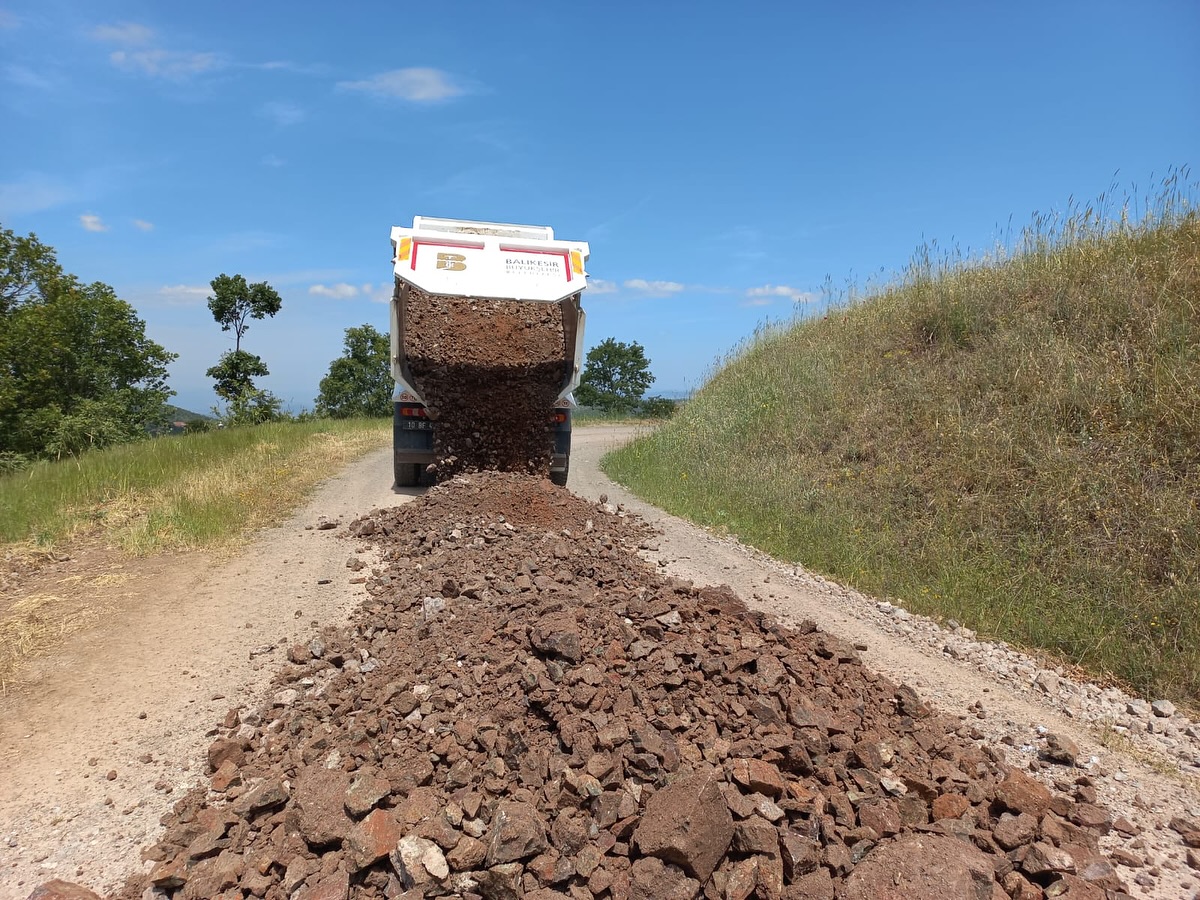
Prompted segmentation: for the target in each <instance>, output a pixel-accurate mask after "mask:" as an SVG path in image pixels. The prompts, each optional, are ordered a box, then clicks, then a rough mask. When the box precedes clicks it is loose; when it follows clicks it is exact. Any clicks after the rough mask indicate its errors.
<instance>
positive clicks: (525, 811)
mask: <svg viewBox="0 0 1200 900" xmlns="http://www.w3.org/2000/svg"><path fill="white" fill-rule="evenodd" d="M548 846H549V844H548V843H547V841H546V822H545V820H544V819H543V818H542V816H541V814H540V813H538V810H537V807H536V806H534V805H533V804H532V803H514V802H512V801H504V802H502V803H499V804H497V806H496V811H495V813H493V815H492V827H491V832H490V836H489V838H488V852H487V864H488V866H489V868H490V867H492V866H497V865H501V864H503V863H510V862H516V861H517V860H519V859H528V858H529V857H531V856H537V855H538V854H539V853H541V852H542V851H543V850H545V849H546V848H547V847H548Z"/></svg>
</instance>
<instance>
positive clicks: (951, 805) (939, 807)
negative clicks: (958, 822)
mask: <svg viewBox="0 0 1200 900" xmlns="http://www.w3.org/2000/svg"><path fill="white" fill-rule="evenodd" d="M970 808H971V801H970V800H968V799H967V798H966V797H964V796H963V795H962V794H942V795H941V796H940V797H938V798H937V799H936V800H934V801H933V820H934V821H935V822H936V821H937V820H938V819H957V818H958V817H959V816H961V815H962V814H963V813H965V812H966V811H967V810H968V809H970Z"/></svg>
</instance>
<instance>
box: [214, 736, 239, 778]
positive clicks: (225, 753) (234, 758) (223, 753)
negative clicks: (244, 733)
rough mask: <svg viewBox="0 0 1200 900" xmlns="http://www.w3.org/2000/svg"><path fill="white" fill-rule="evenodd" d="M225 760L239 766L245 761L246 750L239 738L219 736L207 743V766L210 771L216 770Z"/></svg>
mask: <svg viewBox="0 0 1200 900" xmlns="http://www.w3.org/2000/svg"><path fill="white" fill-rule="evenodd" d="M227 760H228V761H229V762H231V763H233V764H234V765H235V766H240V765H241V764H242V763H244V762H245V761H246V751H245V749H244V748H243V747H242V742H241V741H240V740H236V739H228V738H219V739H217V740H215V741H213V742H212V743H211V744H210V745H209V747H208V768H209V771H210V772H216V771H217V770H218V769H220V768H221V764H222V763H224V762H225V761H227Z"/></svg>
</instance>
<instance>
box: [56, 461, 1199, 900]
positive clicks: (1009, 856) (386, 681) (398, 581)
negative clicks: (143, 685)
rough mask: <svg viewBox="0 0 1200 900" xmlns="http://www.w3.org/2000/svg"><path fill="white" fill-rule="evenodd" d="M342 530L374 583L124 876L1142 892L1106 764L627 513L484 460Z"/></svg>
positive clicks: (494, 893) (720, 893) (500, 886)
mask: <svg viewBox="0 0 1200 900" xmlns="http://www.w3.org/2000/svg"><path fill="white" fill-rule="evenodd" d="M349 531H350V534H351V536H352V537H353V538H355V539H357V540H358V541H359V542H360V549H363V547H362V546H361V542H363V541H367V542H371V543H374V544H378V545H379V547H380V549H381V551H382V557H383V561H384V562H383V563H382V564H381V567H380V568H379V569H378V570H377V571H376V572H375V575H374V577H373V579H372V581H371V582H370V583H369V588H370V595H371V599H370V600H369V601H368V602H367V603H365V604H364V606H363V608H362V609H361V611H360V613H359V614H358V615H357V618H356V620H355V623H354V625H353V627H351V628H350V629H348V630H344V631H337V630H332V629H327V630H325V631H323V632H322V633H321V635H320V636H318V637H317V638H315V639H313V640H312V641H311V642H310V643H309V644H308V645H304V646H296V647H293V648H291V650H290V651H289V659H290V660H291V669H290V670H289V671H287V672H285V673H282V674H281V676H280V684H279V691H278V693H277V694H276V695H275V698H274V702H273V704H272V705H270V706H268V707H264V708H261V709H257V710H254V709H249V708H238V709H233V710H230V712H229V714H228V716H227V717H226V719H225V722H224V724H223V727H222V729H220V730H219V731H218V732H215V734H216V740H215V741H214V742H213V744H212V746H211V747H210V749H209V752H208V761H209V764H210V766H211V769H212V773H213V774H212V778H211V787H210V788H209V789H208V790H207V791H203V790H198V791H196V792H193V793H192V794H190V795H189V796H187V797H186V798H184V799H183V800H181V801H180V802H179V804H178V805H177V806H176V808H175V811H174V813H173V814H172V815H170V816H168V817H167V819H166V821H165V822H164V824H165V825H166V826H167V827H166V832H165V835H164V837H163V839H162V840H161V841H160V842H159V843H158V844H157V845H155V846H154V847H152V848H150V850H149V851H148V852H147V853H148V858H149V859H152V860H155V861H156V864H155V865H154V868H153V869H152V870H151V872H150V873H149V875H148V876H139V877H137V878H134V879H132V880H131V881H130V883H129V884H128V885H127V887H126V889H125V891H124V892H123V893H122V894H121V895H120V896H122V897H125V898H135V897H142V896H148V897H154V898H201V897H221V898H230V900H232V898H245V897H266V898H293V900H318V898H320V900H324V898H377V897H388V898H395V897H403V898H414V900H415V898H418V897H429V896H460V897H479V898H489V900H491V898H495V900H499V898H505V900H507V898H517V897H527V898H562V897H572V898H580V900H588V898H612V900H625V898H647V900H648V898H692V897H701V896H703V897H706V898H713V900H716V898H729V900H745V898H750V897H758V898H797V900H798V898H808V900H816V898H824V900H835V898H845V900H868V898H871V900H886V898H900V897H904V898H906V900H907V898H911V897H913V896H920V897H922V900H939V898H947V900H949V898H954V900H961V898H986V900H1003V898H1005V897H1010V898H1018V900H1039V898H1046V897H1066V898H1075V900H1080V898H1109V900H1115V898H1121V897H1125V896H1127V895H1126V894H1124V892H1123V889H1122V885H1121V882H1120V881H1119V879H1118V877H1117V875H1116V873H1115V871H1114V868H1113V865H1112V862H1111V860H1110V859H1109V858H1108V857H1107V856H1106V855H1104V854H1103V853H1101V852H1100V851H1099V849H1098V847H1099V840H1100V838H1101V837H1102V836H1103V835H1104V834H1106V833H1107V832H1109V830H1110V829H1116V830H1117V831H1121V830H1123V829H1126V828H1130V827H1131V826H1129V824H1128V823H1127V822H1125V821H1124V820H1122V819H1120V818H1117V819H1114V818H1113V816H1112V815H1111V814H1110V813H1109V812H1108V811H1107V810H1105V809H1103V808H1101V807H1100V806H1098V805H1097V803H1096V802H1095V801H1096V797H1095V791H1094V789H1093V787H1092V785H1091V782H1090V781H1089V779H1088V777H1087V776H1086V775H1082V776H1080V777H1078V778H1076V779H1075V780H1074V781H1073V783H1068V784H1067V787H1068V788H1069V791H1068V792H1052V791H1050V790H1049V789H1047V788H1046V787H1045V786H1044V785H1043V784H1042V783H1041V782H1039V781H1037V780H1035V779H1034V778H1033V777H1031V776H1029V775H1028V774H1026V773H1024V772H1022V771H1020V770H1018V769H1015V768H1011V767H1010V766H1008V765H1006V764H1005V762H1004V759H1003V751H1002V750H1000V749H992V748H989V747H985V746H980V743H979V741H978V738H979V735H978V734H977V733H975V732H973V731H972V727H971V726H970V725H969V724H964V723H963V722H961V721H959V720H958V719H951V718H945V717H941V716H939V715H936V714H934V713H933V712H932V711H931V710H930V709H929V708H928V706H927V705H926V704H925V703H924V702H923V701H922V700H921V698H920V697H918V696H917V695H916V694H915V693H914V692H913V691H912V690H911V689H909V688H907V687H905V686H903V685H896V684H894V683H892V682H890V681H888V680H887V679H885V678H883V677H880V676H878V675H875V674H873V673H872V672H870V671H869V670H867V669H866V668H865V667H864V666H863V665H862V664H861V663H860V661H859V659H858V657H857V654H856V651H855V648H853V647H851V646H849V645H846V644H844V643H843V642H840V641H838V640H836V639H834V638H832V637H831V636H829V635H827V634H825V633H823V632H821V631H819V630H817V629H816V628H815V627H813V626H812V625H811V624H805V625H803V626H801V627H799V628H797V629H788V628H785V627H783V626H781V625H779V624H777V623H776V622H775V621H774V620H773V619H772V618H771V617H770V616H768V615H765V614H763V613H756V612H750V611H748V610H747V609H746V607H745V606H744V605H743V604H742V602H741V601H740V600H739V599H738V598H737V597H736V596H735V595H734V594H733V593H732V592H731V591H730V590H729V589H728V588H723V587H702V588H696V587H694V586H693V585H691V584H690V583H687V582H682V581H678V580H675V579H664V578H661V577H659V576H657V575H656V574H654V572H653V571H652V570H651V568H650V566H649V565H648V564H646V563H645V562H644V561H643V560H642V559H640V558H639V557H638V556H637V553H636V550H637V549H638V548H639V547H647V546H651V545H652V543H653V536H652V535H650V534H649V533H648V531H647V529H646V528H645V527H644V526H643V525H642V524H641V523H640V522H639V521H636V520H634V519H632V518H627V517H624V515H623V513H622V512H621V511H620V510H618V509H614V508H613V507H611V506H609V505H607V504H600V505H596V504H591V503H588V502H586V501H584V500H581V499H579V498H577V497H575V496H573V495H571V494H569V493H567V492H566V491H564V490H561V489H558V488H555V487H553V486H551V485H550V484H549V483H548V482H546V481H544V480H540V479H536V478H532V477H528V476H519V475H514V474H505V473H496V472H490V473H480V474H477V475H472V476H467V477H457V478H454V479H452V480H450V481H448V482H445V483H443V484H442V485H439V486H438V487H435V488H433V489H432V490H431V491H430V492H429V493H428V494H427V495H426V496H425V497H423V498H422V499H421V500H419V501H417V502H414V503H412V504H409V505H406V506H402V507H398V508H395V509H388V510H376V511H373V512H372V513H371V514H370V515H368V516H365V517H363V518H361V519H358V520H356V521H355V522H354V523H352V524H351V526H350V527H349ZM347 564H348V565H349V566H350V567H351V568H357V567H359V560H358V559H357V557H354V556H352V557H351V558H350V559H349V560H348V563H347ZM1063 752H1064V753H1069V752H1070V748H1069V747H1064V748H1063ZM1174 825H1175V827H1177V829H1179V830H1182V831H1189V830H1190V831H1192V832H1195V833H1194V834H1192V837H1193V838H1195V839H1197V840H1200V828H1198V827H1197V826H1196V823H1191V822H1184V821H1180V822H1177V823H1174ZM146 890H148V891H149V893H145V894H144V893H143V892H144V891H146ZM46 896H53V895H46ZM62 896H69V895H65V894H64V895H62Z"/></svg>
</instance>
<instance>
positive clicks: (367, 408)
mask: <svg viewBox="0 0 1200 900" xmlns="http://www.w3.org/2000/svg"><path fill="white" fill-rule="evenodd" d="M342 346H343V347H344V349H345V352H344V353H343V354H342V356H340V357H338V358H337V359H335V360H334V361H333V362H331V363H330V364H329V374H328V375H326V376H325V377H324V378H322V379H321V385H320V387H321V393H320V395H318V397H317V400H316V406H317V409H316V411H317V415H321V416H331V417H332V418H335V419H345V418H349V417H351V416H372V417H376V416H377V417H382V416H390V415H391V414H392V394H393V393H395V389H396V383H395V382H394V381H393V380H392V364H391V349H392V348H391V340H390V339H389V337H388V336H387V335H386V334H380V333H379V332H378V331H376V330H375V328H374V327H373V326H371V325H362V326H360V327H358V328H347V329H346V339H345V341H344V343H343V345H342Z"/></svg>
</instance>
